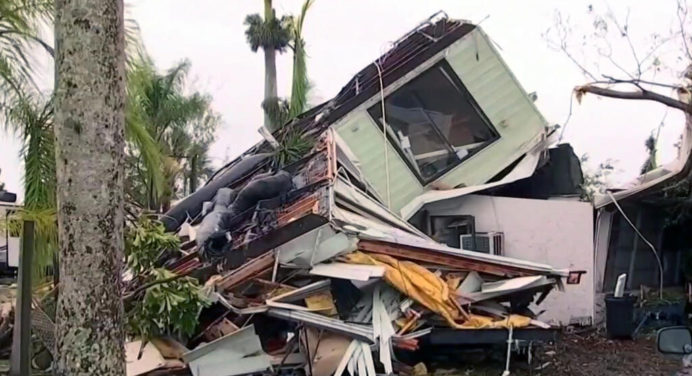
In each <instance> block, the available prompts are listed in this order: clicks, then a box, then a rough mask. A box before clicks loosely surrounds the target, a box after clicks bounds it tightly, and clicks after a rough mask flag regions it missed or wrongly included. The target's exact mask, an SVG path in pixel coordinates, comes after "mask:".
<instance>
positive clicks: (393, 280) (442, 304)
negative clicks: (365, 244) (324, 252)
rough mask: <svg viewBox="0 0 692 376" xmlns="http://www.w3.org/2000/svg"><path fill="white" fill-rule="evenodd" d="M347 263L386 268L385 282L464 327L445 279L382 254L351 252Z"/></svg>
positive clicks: (418, 266) (450, 321)
mask: <svg viewBox="0 0 692 376" xmlns="http://www.w3.org/2000/svg"><path fill="white" fill-rule="evenodd" d="M345 259H346V262H348V263H351V264H361V265H381V266H384V267H385V272H384V279H385V280H386V281H387V282H388V283H389V284H390V285H392V286H394V287H395V288H396V289H397V290H399V291H400V292H402V293H403V294H405V295H406V296H408V297H410V298H411V299H413V300H415V301H416V302H418V303H420V304H422V305H423V306H425V307H426V308H428V309H429V310H431V311H433V312H435V313H437V314H439V315H440V316H442V317H444V318H445V320H447V322H448V323H449V325H450V326H452V327H454V328H462V326H461V325H459V324H458V323H457V322H456V321H457V320H459V319H460V315H461V312H460V311H459V308H457V307H458V306H457V304H455V302H454V301H453V299H454V296H453V295H451V294H450V293H449V286H448V285H447V282H446V281H444V280H443V279H442V278H440V277H438V276H436V275H435V274H433V273H432V272H431V271H429V270H428V269H426V268H424V267H422V266H420V265H418V264H416V263H414V262H411V261H399V260H397V259H395V258H394V257H390V256H387V255H380V254H365V253H363V252H358V251H356V252H352V253H350V254H348V255H346V256H345Z"/></svg>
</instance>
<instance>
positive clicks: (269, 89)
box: [263, 0, 279, 130]
mask: <svg viewBox="0 0 692 376" xmlns="http://www.w3.org/2000/svg"><path fill="white" fill-rule="evenodd" d="M274 17H275V15H274V8H273V7H272V1H271V0H264V22H268V21H269V20H271V19H272V18H274ZM278 96H279V93H278V91H277V89H276V50H274V49H273V48H271V47H270V48H265V49H264V102H263V103H267V101H268V100H270V99H273V98H276V97H278ZM264 126H265V127H267V128H268V129H269V130H273V129H274V128H273V127H274V124H272V123H271V119H270V118H269V115H268V114H267V112H266V111H265V112H264Z"/></svg>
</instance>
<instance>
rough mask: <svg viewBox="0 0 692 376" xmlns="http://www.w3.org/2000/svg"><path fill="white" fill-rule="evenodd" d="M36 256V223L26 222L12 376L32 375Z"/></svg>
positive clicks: (16, 313)
mask: <svg viewBox="0 0 692 376" xmlns="http://www.w3.org/2000/svg"><path fill="white" fill-rule="evenodd" d="M33 256H34V222H33V221H25V222H24V233H23V234H22V250H21V252H20V253H19V275H18V277H17V303H16V304H15V314H14V329H13V333H12V355H11V357H10V376H23V375H29V374H31V368H30V366H31V364H30V360H31V265H32V263H33Z"/></svg>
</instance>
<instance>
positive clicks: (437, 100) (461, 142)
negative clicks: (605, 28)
mask: <svg viewBox="0 0 692 376" xmlns="http://www.w3.org/2000/svg"><path fill="white" fill-rule="evenodd" d="M385 110H386V117H387V124H388V125H389V129H388V135H389V137H390V139H391V140H393V142H394V143H395V144H397V146H398V147H399V149H400V151H401V152H402V154H403V155H404V156H405V158H406V159H407V160H408V161H409V164H410V165H411V167H412V168H413V169H414V170H415V171H416V172H417V173H418V175H419V176H420V177H421V178H422V179H423V180H424V181H426V182H427V181H429V180H432V179H434V178H436V177H437V176H439V175H441V174H442V173H444V172H445V171H447V170H449V169H450V168H451V167H453V166H455V165H457V164H458V163H460V161H461V160H462V159H463V158H464V157H466V156H468V155H470V154H471V153H473V152H474V151H477V150H479V149H481V148H482V147H483V146H485V145H486V144H487V143H488V142H489V141H492V140H493V139H495V138H497V133H496V132H495V131H494V130H493V129H492V128H491V127H490V126H489V125H488V124H487V122H486V121H484V119H483V118H482V117H481V115H480V114H479V113H478V111H477V109H476V107H475V106H474V105H473V104H472V102H471V99H470V97H469V95H468V93H466V92H465V91H464V90H463V88H462V87H461V83H460V81H458V79H456V77H455V76H454V73H453V72H452V71H451V69H450V68H449V67H448V66H447V65H446V64H438V65H436V66H435V67H433V68H431V69H430V70H428V71H426V72H424V73H423V74H421V75H420V76H418V77H417V78H415V79H413V80H412V81H411V82H409V83H407V84H406V85H404V86H402V87H401V88H400V89H399V90H397V91H395V92H394V93H393V94H391V95H390V96H389V97H387V98H386V99H385ZM370 114H371V115H372V116H373V117H374V118H375V119H376V120H378V121H379V123H380V125H381V124H382V105H381V103H378V104H376V105H374V106H373V107H372V108H370Z"/></svg>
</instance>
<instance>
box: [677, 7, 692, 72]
mask: <svg viewBox="0 0 692 376" xmlns="http://www.w3.org/2000/svg"><path fill="white" fill-rule="evenodd" d="M676 14H677V16H678V22H679V23H680V36H681V37H682V45H683V47H684V50H685V54H686V55H687V58H688V59H690V60H692V54H691V53H690V48H689V46H688V45H687V33H686V32H685V19H686V18H687V4H685V0H678V11H677V12H676Z"/></svg>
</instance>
